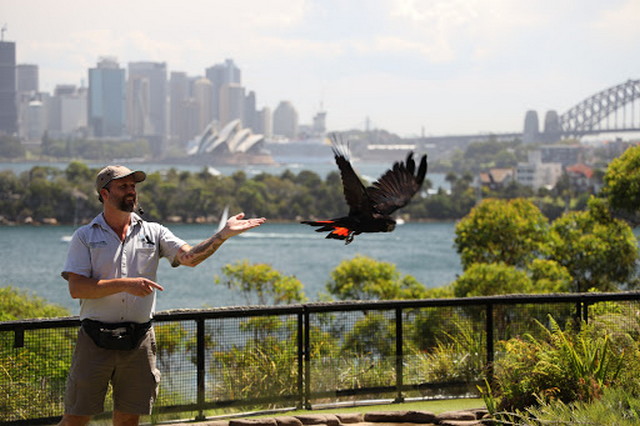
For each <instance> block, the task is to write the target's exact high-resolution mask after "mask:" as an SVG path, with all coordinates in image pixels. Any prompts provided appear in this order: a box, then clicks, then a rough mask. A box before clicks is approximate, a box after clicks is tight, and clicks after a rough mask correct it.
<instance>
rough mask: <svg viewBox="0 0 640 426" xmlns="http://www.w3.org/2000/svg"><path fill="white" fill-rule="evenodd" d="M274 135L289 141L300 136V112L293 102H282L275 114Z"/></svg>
mask: <svg viewBox="0 0 640 426" xmlns="http://www.w3.org/2000/svg"><path fill="white" fill-rule="evenodd" d="M273 134H274V135H278V136H284V137H287V138H289V139H294V138H295V137H296V136H297V135H298V112H297V111H296V109H295V108H294V107H293V104H292V103H291V102H289V101H282V102H280V103H279V104H278V106H277V108H276V109H275V111H274V112H273Z"/></svg>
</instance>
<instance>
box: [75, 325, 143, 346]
mask: <svg viewBox="0 0 640 426" xmlns="http://www.w3.org/2000/svg"><path fill="white" fill-rule="evenodd" d="M82 328H84V330H85V331H86V332H87V334H88V335H89V337H91V340H93V342H94V343H95V344H96V345H97V346H99V347H101V348H104V349H117V350H121V351H127V350H131V349H135V348H136V347H137V346H138V343H139V342H140V339H142V338H143V337H144V335H145V334H146V333H147V330H149V328H151V321H149V322H145V323H143V324H138V323H135V322H120V323H115V324H107V323H104V322H100V321H95V320H91V319H84V320H82Z"/></svg>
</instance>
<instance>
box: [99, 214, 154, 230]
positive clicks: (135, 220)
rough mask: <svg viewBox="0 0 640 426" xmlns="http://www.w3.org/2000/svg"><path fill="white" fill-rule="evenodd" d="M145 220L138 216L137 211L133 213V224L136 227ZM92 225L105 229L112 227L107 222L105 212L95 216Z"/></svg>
mask: <svg viewBox="0 0 640 426" xmlns="http://www.w3.org/2000/svg"><path fill="white" fill-rule="evenodd" d="M142 222H143V220H142V218H141V217H140V216H138V214H136V213H133V212H132V213H131V222H130V223H131V226H132V227H135V226H137V225H141V224H142ZM89 225H90V226H100V227H101V228H103V229H111V228H110V227H109V225H108V224H107V222H106V221H105V220H104V213H100V214H99V215H98V216H96V217H94V218H93V220H92V221H91V223H90V224H89Z"/></svg>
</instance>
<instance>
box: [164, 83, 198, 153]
mask: <svg viewBox="0 0 640 426" xmlns="http://www.w3.org/2000/svg"><path fill="white" fill-rule="evenodd" d="M189 98H190V95H189V77H187V73H185V72H181V71H172V72H171V75H170V77H169V117H170V119H169V139H170V141H171V142H172V143H173V144H175V145H177V146H182V144H184V143H185V142H187V141H188V140H190V139H191V138H192V137H193V136H189V135H188V134H187V133H188V132H187V127H186V126H185V123H186V119H187V115H186V114H187V100H188V99H189Z"/></svg>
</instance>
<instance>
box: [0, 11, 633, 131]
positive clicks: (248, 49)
mask: <svg viewBox="0 0 640 426" xmlns="http://www.w3.org/2000/svg"><path fill="white" fill-rule="evenodd" d="M0 25H3V26H6V31H5V32H4V40H5V41H15V42H16V56H17V62H18V63H21V64H37V65H38V66H39V71H40V89H41V90H42V91H49V92H51V91H53V89H54V87H55V86H56V85H57V84H76V85H80V84H81V83H84V84H85V85H86V84H87V82H88V69H89V68H91V67H95V66H96V64H97V62H98V59H99V58H100V57H102V56H112V57H115V58H117V60H118V62H119V63H120V66H121V67H123V68H125V69H126V67H127V64H128V63H129V62H136V61H158V62H166V63H167V68H168V71H169V72H171V71H182V72H187V73H188V74H189V75H191V76H200V75H204V73H205V69H206V68H208V67H210V66H213V65H215V64H219V63H223V62H224V61H225V60H226V59H233V61H234V62H235V64H236V65H237V66H238V67H239V68H240V69H241V71H242V83H243V85H244V86H245V88H246V90H247V91H249V90H252V91H254V92H255V94H256V100H257V107H258V108H262V107H269V108H271V109H272V110H274V109H275V108H276V106H277V105H278V103H279V102H281V101H284V100H286V101H290V102H292V103H293V105H294V107H295V108H296V109H297V111H298V116H299V122H300V123H301V124H310V123H311V122H312V117H313V116H314V115H315V114H316V113H317V112H319V111H321V110H324V111H326V112H327V127H328V130H331V131H343V130H349V129H364V128H365V125H366V123H367V122H368V123H369V127H370V128H377V129H384V130H387V131H389V132H392V133H395V134H398V135H399V136H402V137H410V136H418V135H423V134H424V135H427V136H441V135H464V134H478V133H504V132H521V131H522V129H523V126H524V117H525V113H526V111H528V110H536V111H537V112H538V115H539V118H540V121H541V122H542V120H543V117H544V114H545V113H546V112H547V111H548V110H556V111H557V112H558V113H559V114H562V113H564V112H566V111H567V110H569V109H570V108H571V107H573V106H575V105H577V104H578V103H580V102H581V101H583V100H585V99H587V98H589V97H590V96H592V95H594V94H596V93H598V92H600V91H602V90H605V89H607V88H609V87H612V86H615V85H618V84H621V83H623V82H625V81H627V80H629V79H633V80H636V79H639V78H640V50H639V48H640V0H607V1H603V0H422V1H421V0H234V1H230V0H226V1H219V0H181V1H169V0H134V1H131V0H110V1H108V2H94V1H86V0H64V1H63V2H56V1H51V0H0Z"/></svg>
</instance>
